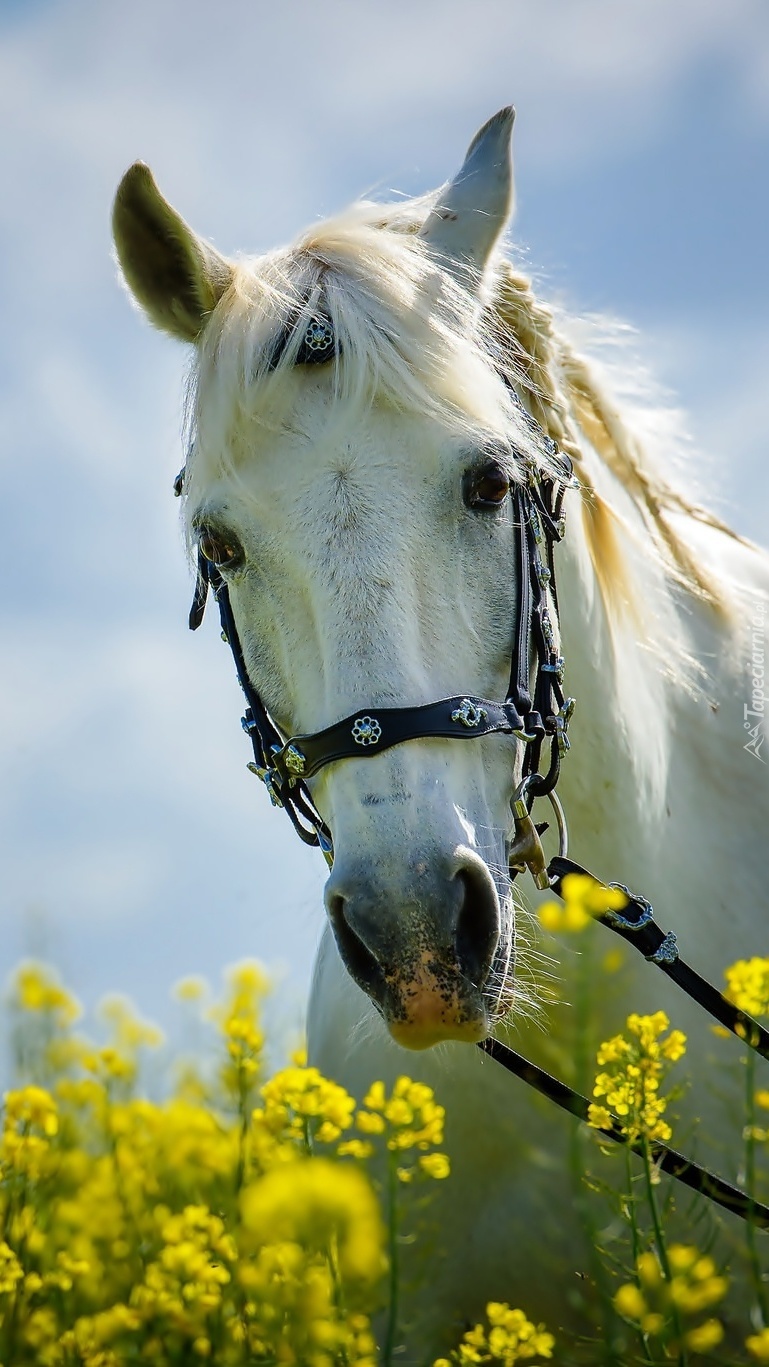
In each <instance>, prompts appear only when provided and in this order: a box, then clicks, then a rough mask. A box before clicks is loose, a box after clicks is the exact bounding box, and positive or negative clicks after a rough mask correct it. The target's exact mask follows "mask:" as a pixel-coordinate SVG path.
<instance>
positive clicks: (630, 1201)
mask: <svg viewBox="0 0 769 1367" xmlns="http://www.w3.org/2000/svg"><path fill="white" fill-rule="evenodd" d="M630 1152H631V1151H630V1149H629V1148H628V1147H625V1178H626V1182H627V1211H628V1224H629V1225H630V1248H631V1252H632V1254H633V1275H634V1276H635V1277H637V1276H638V1272H637V1268H638V1255H639V1253H640V1252H641V1236H640V1234H639V1232H638V1220H637V1219H636V1209H635V1192H634V1191H633V1167H632V1164H631V1161H630ZM638 1337H639V1338H640V1340H641V1347H642V1348H643V1355H644V1358H645V1359H646V1361H647V1362H653V1361H654V1357H653V1355H652V1351H651V1347H650V1346H649V1336H648V1334H645V1333H644V1331H643V1329H641V1327H640V1325H639V1328H638Z"/></svg>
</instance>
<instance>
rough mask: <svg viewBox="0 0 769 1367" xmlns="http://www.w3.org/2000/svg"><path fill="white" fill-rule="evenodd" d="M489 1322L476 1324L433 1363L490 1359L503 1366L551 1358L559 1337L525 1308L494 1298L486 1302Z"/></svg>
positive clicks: (450, 1365)
mask: <svg viewBox="0 0 769 1367" xmlns="http://www.w3.org/2000/svg"><path fill="white" fill-rule="evenodd" d="M486 1318H487V1320H488V1326H486V1325H483V1324H476V1325H475V1327H474V1328H473V1329H470V1330H469V1331H468V1332H467V1333H466V1334H465V1336H464V1338H463V1339H462V1342H461V1343H460V1344H459V1345H458V1347H457V1348H456V1349H455V1350H454V1352H453V1353H452V1354H451V1356H450V1357H448V1358H438V1359H437V1361H436V1362H435V1363H434V1364H433V1367H454V1364H456V1365H457V1367H465V1364H468V1367H469V1364H471V1363H472V1364H475V1363H489V1364H494V1363H498V1364H500V1367H514V1364H515V1363H517V1362H530V1361H531V1360H532V1359H533V1358H548V1359H549V1358H551V1357H552V1356H553V1348H554V1346H555V1339H554V1338H553V1335H552V1334H549V1333H548V1332H547V1330H546V1329H545V1327H544V1325H542V1324H540V1325H534V1324H532V1322H531V1320H529V1319H527V1318H526V1316H525V1315H524V1313H523V1311H522V1310H512V1309H511V1308H510V1306H509V1305H506V1304H504V1303H503V1302H499V1301H490V1302H489V1304H488V1305H487V1306H486Z"/></svg>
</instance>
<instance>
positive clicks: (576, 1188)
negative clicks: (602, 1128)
mask: <svg viewBox="0 0 769 1367" xmlns="http://www.w3.org/2000/svg"><path fill="white" fill-rule="evenodd" d="M589 929H590V928H588V931H589ZM581 943H582V945H583V949H582V952H581V953H580V956H579V962H578V966H577V975H576V984H575V989H576V990H575V997H574V1086H575V1087H576V1089H577V1091H578V1092H586V1091H587V1089H588V1087H589V1086H590V1079H591V1066H592V1058H593V1054H594V1047H593V1041H592V1039H591V1030H590V1024H591V1015H592V1001H593V995H592V988H593V959H594V955H593V953H592V949H593V943H592V940H591V939H590V938H589V934H587V935H585V936H584V937H583V940H582V942H581ZM585 1147H586V1146H585V1142H584V1133H583V1132H582V1130H581V1129H580V1127H579V1126H577V1125H574V1126H572V1128H571V1130H570V1132H569V1169H570V1176H571V1185H572V1191H573V1196H574V1204H575V1207H576V1210H577V1214H578V1217H579V1221H580V1224H581V1226H582V1230H583V1232H584V1235H585V1239H586V1241H587V1256H588V1260H589V1266H590V1277H591V1281H592V1284H593V1286H594V1287H595V1289H596V1291H597V1293H598V1309H599V1315H600V1319H599V1324H598V1326H597V1327H598V1330H599V1333H600V1341H601V1344H602V1346H603V1361H604V1362H605V1363H607V1364H611V1363H613V1362H614V1361H615V1358H614V1357H613V1349H612V1339H613V1337H614V1331H615V1327H616V1322H617V1321H616V1316H615V1312H614V1305H613V1302H612V1297H611V1291H610V1288H609V1281H608V1277H607V1274H606V1267H605V1266H604V1262H603V1259H602V1258H601V1256H600V1253H599V1251H598V1233H597V1230H596V1225H595V1221H594V1220H593V1209H592V1204H591V1202H590V1200H589V1198H588V1197H587V1194H586V1192H585V1182H584V1178H585Z"/></svg>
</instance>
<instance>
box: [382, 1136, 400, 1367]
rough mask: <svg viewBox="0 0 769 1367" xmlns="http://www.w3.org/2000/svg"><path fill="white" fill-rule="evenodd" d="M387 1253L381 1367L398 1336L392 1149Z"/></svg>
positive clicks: (387, 1361)
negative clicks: (386, 1302) (387, 1299)
mask: <svg viewBox="0 0 769 1367" xmlns="http://www.w3.org/2000/svg"><path fill="white" fill-rule="evenodd" d="M387 1252H388V1255H389V1259H390V1271H389V1276H388V1288H387V1289H388V1292H389V1306H388V1311H387V1330H386V1332H385V1341H384V1349H383V1351H382V1367H392V1360H393V1353H394V1352H395V1341H396V1338H397V1335H398V1289H399V1275H398V1274H399V1266H398V1263H399V1259H398V1254H399V1248H398V1157H397V1154H396V1153H395V1152H394V1151H393V1150H392V1149H390V1150H388V1153H387Z"/></svg>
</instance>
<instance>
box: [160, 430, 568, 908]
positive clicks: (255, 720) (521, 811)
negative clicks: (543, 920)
mask: <svg viewBox="0 0 769 1367" xmlns="http://www.w3.org/2000/svg"><path fill="white" fill-rule="evenodd" d="M521 411H522V412H523V410H521ZM525 416H526V421H527V423H529V424H530V425H531V427H532V429H533V430H535V432H536V434H537V435H538V437H539V440H540V442H541V443H542V444H543V446H544V448H545V450H546V452H547V455H548V457H549V461H550V467H551V469H552V470H553V471H554V473H552V474H550V473H547V474H544V473H542V472H541V471H539V470H537V469H536V468H535V467H534V465H533V464H531V463H529V464H528V466H527V470H526V481H525V483H521V484H517V485H516V486H515V487H514V489H513V491H512V494H511V498H512V502H513V510H514V517H513V521H514V535H515V545H516V565H517V569H518V584H517V596H516V605H515V630H514V633H513V644H512V652H511V661H510V680H509V684H508V688H507V694H506V697H505V700H504V702H493V701H491V700H490V699H488V698H480V697H476V696H475V695H474V694H457V695H456V696H455V697H451V698H441V699H440V701H438V702H433V703H426V704H424V705H422V706H419V707H364V708H360V709H358V711H356V712H353V713H351V714H350V716H348V717H344V718H343V719H342V721H338V722H335V723H334V725H333V726H328V727H326V729H325V730H324V731H316V732H314V733H313V734H311V735H296V736H291V737H290V738H289V739H285V738H284V737H283V736H281V734H280V732H279V730H278V728H277V726H276V725H275V722H274V721H273V719H272V717H271V716H270V713H269V711H268V709H267V708H266V707H265V705H264V703H263V701H262V699H261V697H260V695H259V693H258V692H257V690H256V689H255V688H254V686H253V684H252V682H251V679H250V678H249V675H248V670H247V668H246V664H245V660H244V657H243V650H242V646H241V643H240V638H239V636H238V632H237V628H236V626H235V619H234V615H233V611H232V604H231V602H230V596H229V591H228V588H227V584H226V582H225V580H224V578H223V576H222V574H221V573H220V571H219V570H218V568H217V566H216V565H215V564H214V563H213V562H212V561H210V560H208V559H206V557H205V556H204V555H203V552H202V550H201V549H200V548H198V568H197V584H196V587H195V597H194V600H193V604H192V608H191V611H190V618H189V624H190V628H191V630H193V631H196V630H197V628H198V627H199V626H200V624H201V622H202V620H203V613H204V611H205V605H206V600H207V597H208V591H209V588H210V589H211V590H212V591H213V594H214V597H215V598H216V601H217V603H218V605H219V615H220V618H221V624H222V637H223V639H224V640H225V641H226V642H227V643H228V644H229V646H230V649H231V651H232V654H233V659H234V661H235V670H236V672H237V676H238V680H239V682H240V686H241V688H242V690H243V693H244V695H245V699H246V710H245V713H244V716H243V718H242V725H243V729H244V731H245V732H246V734H247V736H248V737H249V739H250V741H251V744H252V746H253V751H254V758H253V761H251V762H250V763H249V765H248V768H249V769H250V770H251V772H252V773H254V774H256V775H257V777H258V778H260V779H261V780H262V782H263V783H264V785H265V787H266V788H267V792H268V793H269V795H270V799H271V801H272V803H273V804H274V805H275V806H276V807H281V808H282V809H283V810H284V811H285V812H286V814H287V815H288V817H289V818H290V820H291V822H292V823H293V826H294V829H295V830H296V832H297V834H298V835H299V836H300V837H301V839H302V840H303V841H304V842H305V844H307V845H317V846H319V847H320V849H321V850H322V852H323V855H324V857H325V859H326V862H327V863H328V864H329V866H331V864H333V859H334V849H333V840H332V835H331V831H330V830H329V828H328V826H327V825H326V823H325V821H324V820H323V818H322V817H321V815H320V813H319V812H318V810H317V808H316V806H315V803H314V802H313V800H312V797H311V796H310V792H309V790H308V788H307V780H308V779H310V778H313V777H314V775H315V774H317V773H318V772H319V771H320V770H321V769H323V768H324V767H325V766H326V765H327V764H334V763H336V762H337V761H338V760H342V759H363V758H370V757H372V756H373V755H378V754H381V753H382V752H383V751H384V750H389V749H391V748H392V746H394V745H400V744H402V742H403V741H407V740H422V739H428V738H433V737H444V738H447V739H451V740H475V739H477V738H478V737H480V736H489V735H494V734H496V733H501V734H503V735H511V736H514V737H515V738H516V739H517V740H519V741H521V742H522V743H523V744H524V746H525V752H524V756H523V766H522V779H521V782H520V783H519V785H518V788H517V789H516V792H515V795H514V797H513V800H512V804H511V805H512V808H513V817H514V822H515V837H514V840H513V843H512V845H511V849H510V863H511V875H512V876H514V875H515V874H516V873H518V872H519V871H520V867H521V866H522V865H523V864H525V865H526V866H528V867H529V868H530V869H531V871H532V873H533V874H534V877H535V881H537V883H538V885H539V886H540V887H547V886H548V883H547V878H546V875H545V874H544V856H543V855H542V852H541V846H540V844H539V834H538V832H537V830H536V828H535V827H534V825H533V823H532V822H531V818H530V816H529V812H530V809H531V804H532V802H533V801H534V798H535V797H544V796H551V801H553V804H554V806H555V808H556V812H557V815H558V818H559V830H561V831H563V832H565V826H564V824H563V814H562V812H561V809H560V804H558V803H557V799H555V793H554V789H555V785H556V783H557V781H558V775H559V772H560V764H561V758H562V756H563V755H564V754H565V753H566V751H567V750H568V749H569V738H568V726H569V721H570V719H571V715H572V712H573V710H574V705H575V699H574V698H568V697H566V696H565V695H564V690H563V669H564V661H563V657H562V656H561V655H559V653H558V645H557V640H556V629H557V621H558V618H557V614H558V599H557V593H556V585H555V566H554V557H553V550H554V547H555V545H556V544H557V543H558V542H559V541H560V540H561V539H562V537H563V532H564V519H563V513H562V509H563V500H564V495H565V493H566V490H567V488H569V487H575V486H576V487H578V486H577V481H576V480H575V478H574V475H573V473H572V466H571V461H570V460H569V459H568V457H567V456H564V454H563V453H562V452H561V451H559V450H558V448H557V446H556V444H555V442H554V441H552V439H551V438H550V437H546V436H545V434H544V433H543V432H542V430H541V428H539V426H538V424H536V423H535V422H534V420H533V419H531V418H530V417H529V415H528V414H526V415H525ZM183 486H184V470H182V472H181V473H180V474H179V475H178V476H177V478H176V481H175V483H174V491H175V493H177V494H181V493H182V492H183ZM548 591H549V594H550V599H551V601H552V607H553V611H554V614H555V624H554V622H553V617H552V616H551V609H550V606H549V605H548ZM532 662H533V670H532ZM532 674H533V686H530V679H531V678H532ZM548 740H549V742H550V754H549V760H548V768H547V771H546V773H545V774H541V773H540V772H539V764H540V758H541V755H542V750H543V746H544V744H545V742H546V741H548ZM565 853H566V848H565V835H564V836H562V839H561V854H565Z"/></svg>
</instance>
